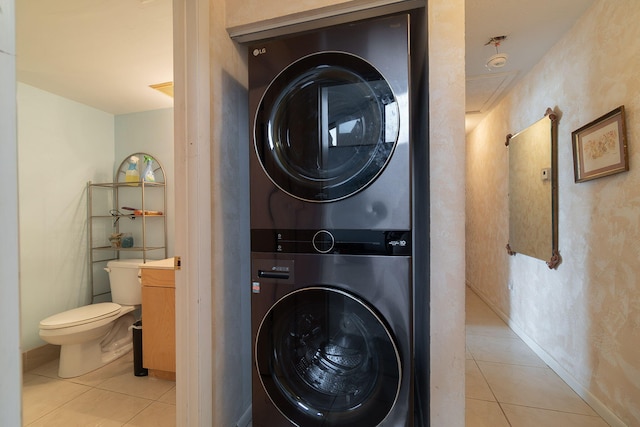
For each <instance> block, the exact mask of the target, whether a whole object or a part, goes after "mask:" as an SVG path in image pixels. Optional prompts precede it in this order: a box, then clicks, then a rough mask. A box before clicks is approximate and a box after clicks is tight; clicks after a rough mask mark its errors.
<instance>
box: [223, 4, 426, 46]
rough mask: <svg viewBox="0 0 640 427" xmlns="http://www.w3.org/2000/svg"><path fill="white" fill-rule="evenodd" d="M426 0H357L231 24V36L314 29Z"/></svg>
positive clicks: (247, 38) (253, 37)
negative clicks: (232, 25) (243, 23)
mask: <svg viewBox="0 0 640 427" xmlns="http://www.w3.org/2000/svg"><path fill="white" fill-rule="evenodd" d="M424 5H425V0H404V1H398V0H354V1H350V2H346V3H342V4H338V5H332V6H326V7H322V8H317V9H314V10H313V11H304V12H299V13H293V14H291V15H287V16H282V17H277V18H272V19H267V20H264V21H260V22H255V23H251V24H245V25H237V26H234V27H229V28H227V31H228V33H229V36H230V37H231V38H232V39H234V40H235V41H237V42H239V43H249V42H254V41H257V40H264V39H268V38H271V37H277V36H282V35H285V34H292V33H297V32H302V31H309V30H314V29H317V28H321V27H326V26H329V25H337V24H343V23H346V22H351V21H355V20H359V19H366V18H372V17H375V16H382V15H387V14H390V13H395V12H401V11H404V10H410V9H417V8H420V7H424Z"/></svg>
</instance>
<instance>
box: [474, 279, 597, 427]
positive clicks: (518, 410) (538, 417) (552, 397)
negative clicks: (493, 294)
mask: <svg viewBox="0 0 640 427" xmlns="http://www.w3.org/2000/svg"><path fill="white" fill-rule="evenodd" d="M466 315H467V318H466V342H467V351H466V427H509V426H511V427H540V426H544V427H607V426H608V424H607V423H606V422H605V421H604V420H603V419H602V418H600V417H599V416H598V414H597V413H595V412H594V411H593V409H591V407H589V405H587V404H586V403H585V402H584V401H583V400H582V399H581V398H580V396H578V395H577V394H576V393H575V392H574V391H573V390H572V389H571V388H570V387H569V386H568V385H567V384H566V383H565V382H564V381H563V380H562V379H561V378H560V377H559V376H558V375H557V374H556V373H555V372H553V371H552V370H551V369H550V368H549V367H548V366H547V365H546V364H545V363H544V362H543V361H542V360H541V359H540V358H539V357H538V356H537V355H536V354H535V353H534V352H533V351H532V350H531V349H530V348H529V347H528V346H527V345H526V344H525V343H524V342H523V341H522V340H521V339H520V338H519V337H518V336H517V335H516V334H515V333H514V332H513V331H512V330H511V329H510V328H509V327H508V326H507V325H506V324H505V323H504V322H503V321H502V319H500V317H498V315H496V314H495V313H494V312H493V311H492V310H491V309H490V308H489V306H488V305H487V304H486V303H484V301H482V300H481V299H480V297H478V295H477V294H476V293H475V292H473V291H472V290H471V289H469V288H467V293H466Z"/></svg>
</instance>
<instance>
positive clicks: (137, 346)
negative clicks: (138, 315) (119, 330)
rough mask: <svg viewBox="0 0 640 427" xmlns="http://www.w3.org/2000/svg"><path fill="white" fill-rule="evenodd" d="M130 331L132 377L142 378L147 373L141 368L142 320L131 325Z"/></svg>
mask: <svg viewBox="0 0 640 427" xmlns="http://www.w3.org/2000/svg"><path fill="white" fill-rule="evenodd" d="M131 330H132V332H133V375H135V376H136V377H144V376H147V374H148V372H149V371H148V370H147V369H146V368H143V367H142V320H138V321H137V322H135V323H134V324H133V325H131Z"/></svg>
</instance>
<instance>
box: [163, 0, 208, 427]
mask: <svg viewBox="0 0 640 427" xmlns="http://www.w3.org/2000/svg"><path fill="white" fill-rule="evenodd" d="M173 14H174V18H173V25H174V85H175V88H176V89H175V98H174V114H175V131H174V134H175V148H174V150H175V177H176V183H175V188H176V192H175V193H176V195H175V211H176V212H175V215H176V217H175V218H176V221H175V232H176V238H175V247H176V249H175V250H176V252H175V255H176V256H180V257H181V259H182V269H181V270H178V271H176V349H177V351H176V371H177V372H176V379H177V381H176V387H177V393H176V405H177V408H176V418H177V425H179V426H210V425H212V420H213V416H212V413H213V408H212V401H213V387H212V381H213V380H212V378H213V375H212V369H213V367H212V363H211V361H212V336H211V333H212V332H211V331H212V328H211V313H212V307H211V305H212V303H211V257H212V251H211V247H212V246H211V181H210V176H211V174H210V165H211V163H210V149H209V140H210V127H209V114H210V103H209V95H210V81H209V2H208V1H207V0H196V1H191V0H174V10H173Z"/></svg>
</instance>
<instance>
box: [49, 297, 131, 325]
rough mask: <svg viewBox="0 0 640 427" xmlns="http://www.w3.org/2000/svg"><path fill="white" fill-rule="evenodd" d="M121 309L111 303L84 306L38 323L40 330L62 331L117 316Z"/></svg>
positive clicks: (118, 305) (119, 306)
mask: <svg viewBox="0 0 640 427" xmlns="http://www.w3.org/2000/svg"><path fill="white" fill-rule="evenodd" d="M121 308H122V306H121V305H120V304H116V303H113V302H101V303H98V304H90V305H85V306H82V307H78V308H74V309H71V310H67V311H63V312H62V313H58V314H54V315H53V316H49V317H47V318H46V319H44V320H42V321H41V322H40V329H49V330H50V329H62V328H69V327H72V326H78V325H84V324H87V323H92V322H96V321H98V320H101V319H106V318H109V317H113V316H116V315H118V314H119V312H120V310H121Z"/></svg>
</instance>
